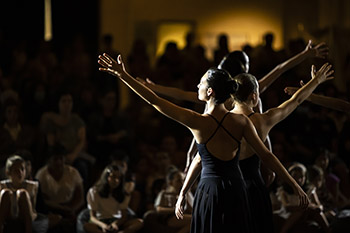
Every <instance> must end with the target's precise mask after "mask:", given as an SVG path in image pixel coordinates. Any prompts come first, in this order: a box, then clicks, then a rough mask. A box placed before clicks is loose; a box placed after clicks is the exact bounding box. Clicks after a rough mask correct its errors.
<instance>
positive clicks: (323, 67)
mask: <svg viewBox="0 0 350 233" xmlns="http://www.w3.org/2000/svg"><path fill="white" fill-rule="evenodd" d="M328 65H329V63H328V62H326V63H324V64H323V66H322V67H321V68H320V69H319V71H320V72H323V71H324V70H325V69H327V67H328Z"/></svg>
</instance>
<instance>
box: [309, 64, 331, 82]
mask: <svg viewBox="0 0 350 233" xmlns="http://www.w3.org/2000/svg"><path fill="white" fill-rule="evenodd" d="M331 68H332V65H329V63H328V62H327V63H325V64H323V66H322V67H321V68H320V69H319V70H318V71H316V68H315V66H314V65H312V66H311V77H312V79H317V80H318V81H319V83H323V82H324V81H327V80H331V79H333V78H334V77H333V76H331V75H332V74H333V73H334V70H331Z"/></svg>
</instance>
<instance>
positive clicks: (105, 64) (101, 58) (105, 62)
mask: <svg viewBox="0 0 350 233" xmlns="http://www.w3.org/2000/svg"><path fill="white" fill-rule="evenodd" d="M98 58H99V60H98V63H99V64H101V65H103V66H106V67H111V66H112V65H111V63H110V62H109V61H108V60H106V58H104V57H103V56H99V57H98Z"/></svg>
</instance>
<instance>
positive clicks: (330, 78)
mask: <svg viewBox="0 0 350 233" xmlns="http://www.w3.org/2000/svg"><path fill="white" fill-rule="evenodd" d="M332 79H334V76H331V77H327V78H326V81H328V80H332Z"/></svg>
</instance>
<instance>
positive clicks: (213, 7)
mask: <svg viewBox="0 0 350 233" xmlns="http://www.w3.org/2000/svg"><path fill="white" fill-rule="evenodd" d="M281 7H282V6H281V3H280V1H277V0H269V1H259V0H251V1H232V0H219V1H212V0H210V1H209V0H195V1H194V0H192V1H189V0H177V1H164V0H147V1H146V0H118V1H112V0H102V1H101V12H103V13H101V34H104V33H112V34H114V35H115V37H116V40H115V45H116V47H117V49H118V50H120V51H122V52H128V51H129V50H130V47H131V45H132V40H133V39H134V36H135V34H137V32H135V28H137V27H135V25H137V24H139V23H140V22H147V23H146V24H147V26H148V27H149V28H150V30H151V31H152V30H153V33H155V31H156V26H157V23H159V22H161V21H164V20H174V21H176V20H179V21H185V20H186V21H191V22H195V24H196V31H197V34H198V41H199V42H200V43H202V44H204V45H205V46H206V47H207V48H209V49H213V47H215V46H216V36H217V35H218V34H220V33H226V34H228V35H229V38H230V41H229V43H230V44H229V45H230V49H238V48H240V46H241V45H242V44H244V43H251V44H252V45H256V44H258V43H260V42H261V41H262V36H263V34H264V33H265V32H267V31H271V32H274V33H275V36H276V43H275V47H276V48H281V47H282V46H283V31H282V20H281V18H282V16H281V14H282V8H281ZM144 25H145V24H144ZM121 36H122V37H123V38H120V37H121ZM154 51H155V50H154Z"/></svg>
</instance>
